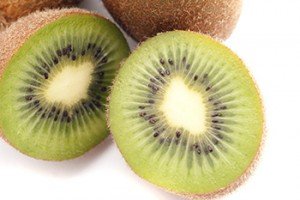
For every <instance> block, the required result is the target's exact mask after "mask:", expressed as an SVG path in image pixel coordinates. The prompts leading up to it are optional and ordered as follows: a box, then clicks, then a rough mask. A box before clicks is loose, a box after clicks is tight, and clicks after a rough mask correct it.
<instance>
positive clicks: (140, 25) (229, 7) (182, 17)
mask: <svg viewBox="0 0 300 200" xmlns="http://www.w3.org/2000/svg"><path fill="white" fill-rule="evenodd" d="M242 1H243V0H194V1H189V0H163V1H162V0H134V1H133V0H103V3H104V5H105V7H106V8H107V9H108V11H109V12H110V13H111V14H112V16H113V17H114V19H115V20H116V21H117V22H118V23H119V24H120V25H121V26H122V27H123V28H124V29H125V30H126V31H127V32H128V33H129V34H130V35H131V36H132V37H133V38H134V39H136V40H137V41H143V40H145V39H147V38H148V37H152V36H155V35H156V34H157V33H160V32H166V31H173V30H190V31H195V32H201V33H203V34H207V35H210V36H212V37H213V38H215V39H219V40H225V39H227V38H228V37H229V36H230V35H231V33H232V31H233V29H234V28H235V26H236V23H237V21H238V19H239V16H240V13H241V8H242V4H243V2H242Z"/></svg>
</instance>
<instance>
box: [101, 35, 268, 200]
mask: <svg viewBox="0 0 300 200" xmlns="http://www.w3.org/2000/svg"><path fill="white" fill-rule="evenodd" d="M187 31H188V32H194V31H189V30H187ZM159 34H161V33H158V34H157V35H159ZM206 37H207V39H212V40H215V39H214V38H212V37H211V36H209V35H206ZM142 44H143V42H141V43H139V45H138V46H137V47H136V49H135V51H136V50H138V49H139V48H140V46H141V45H142ZM224 47H225V48H226V49H227V50H228V51H230V52H231V53H232V54H233V55H236V53H234V52H233V51H232V50H231V49H229V48H228V47H226V46H224ZM236 57H238V56H237V55H236ZM238 58H239V57H238ZM124 62H125V61H123V62H122V63H121V64H120V68H122V66H123V65H124ZM239 62H240V63H241V65H242V66H245V65H244V62H243V61H242V60H241V59H240V58H239ZM247 71H248V74H249V76H251V78H252V80H253V82H254V83H255V86H256V89H257V91H258V94H259V97H260V103H261V106H262V110H263V114H264V113H265V107H264V103H263V100H262V96H261V92H260V89H259V87H258V85H257V84H256V81H255V79H254V77H253V76H252V74H251V73H250V71H249V70H248V69H247ZM117 78H118V73H117V75H116V77H115V79H114V80H113V84H112V86H111V88H110V89H111V90H110V91H112V90H113V88H114V85H115V82H116V80H117ZM110 99H111V93H110V94H109V96H108V97H107V107H106V122H107V123H106V124H107V128H108V130H109V131H110V134H111V135H112V138H113V136H114V134H113V133H112V130H111V128H110V126H111V125H110V124H111V123H110V117H109V116H110V114H109V113H110V111H109V102H110ZM266 132H267V131H266V120H265V115H264V116H263V131H262V133H261V134H262V139H261V142H260V146H259V149H258V151H257V153H256V155H255V157H254V159H253V161H252V162H251V163H250V165H249V166H248V167H247V169H246V170H245V171H244V173H243V175H241V176H240V177H239V178H238V179H237V180H235V181H234V182H232V183H231V184H229V185H228V186H227V187H224V188H221V189H219V190H217V191H215V192H211V193H206V194H188V193H178V192H176V191H172V190H169V189H166V188H163V187H161V186H158V185H155V184H153V183H151V182H149V181H147V180H146V179H144V178H143V177H141V176H139V175H138V174H136V173H134V174H135V175H137V176H138V177H140V178H141V179H143V180H145V181H147V182H148V183H150V184H152V185H154V186H155V187H157V188H160V189H162V190H165V191H168V192H170V193H173V194H176V195H178V196H181V197H184V198H187V199H191V200H213V199H219V198H220V197H223V196H226V195H229V194H231V193H232V192H234V191H235V190H236V189H238V188H239V187H240V186H241V185H243V184H244V183H245V182H246V181H247V180H248V179H249V177H250V176H251V175H252V173H253V172H254V170H255V168H256V166H257V164H258V162H259V160H260V159H261V156H262V155H261V154H262V151H263V148H264V145H265V139H266ZM114 141H115V140H114ZM115 144H116V146H117V147H118V149H119V151H120V153H121V154H122V151H121V149H120V147H119V146H118V144H117V143H116V142H115ZM123 159H124V160H125V162H126V164H127V165H128V166H129V168H130V169H131V167H130V165H129V164H128V161H127V160H126V158H125V157H124V156H123ZM131 170H132V169H131Z"/></svg>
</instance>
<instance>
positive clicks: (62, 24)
mask: <svg viewBox="0 0 300 200" xmlns="http://www.w3.org/2000/svg"><path fill="white" fill-rule="evenodd" d="M0 44H1V45H2V46H1V47H2V48H1V49H0V127H1V131H2V133H3V136H4V138H5V139H6V140H7V141H8V142H9V143H10V144H11V145H12V146H14V147H15V148H17V149H18V150H20V151H21V152H22V153H24V154H26V155H28V156H32V157H34V158H38V159H44V160H65V159H71V158H75V157H77V156H80V155H82V154H84V153H85V152H86V151H88V150H90V149H91V148H92V147H94V146H95V145H97V144H98V143H100V142H101V141H102V140H103V139H104V138H106V136H107V135H108V131H107V129H106V119H105V106H106V98H107V95H108V91H109V90H110V86H111V82H112V79H113V78H114V77H115V72H116V70H117V68H118V65H119V63H120V61H121V60H122V59H123V58H125V57H127V56H128V54H129V47H128V44H127V42H126V40H125V38H124V37H123V35H122V33H121V32H120V30H119V29H118V28H117V27H116V26H115V25H114V24H113V23H111V22H110V21H108V20H107V19H104V18H103V17H101V16H99V15H97V14H94V13H90V12H87V11H84V10H80V9H62V10H49V11H45V12H37V13H34V14H31V15H29V16H27V17H25V18H22V19H20V20H18V22H16V23H14V24H13V25H11V26H10V27H9V28H8V29H6V30H5V31H4V32H2V33H1V35H0Z"/></svg>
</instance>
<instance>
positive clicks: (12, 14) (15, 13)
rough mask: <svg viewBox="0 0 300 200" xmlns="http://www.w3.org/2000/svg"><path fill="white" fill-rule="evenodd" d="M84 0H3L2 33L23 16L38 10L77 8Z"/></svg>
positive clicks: (1, 5) (0, 7) (0, 23)
mask: <svg viewBox="0 0 300 200" xmlns="http://www.w3.org/2000/svg"><path fill="white" fill-rule="evenodd" d="M81 1H82V0H56V1H53V0H26V1H25V0H14V1H12V0H3V1H0V31H1V28H2V29H4V27H7V26H8V25H9V24H10V23H12V22H14V21H16V20H17V19H19V18H20V17H22V16H26V15H28V14H30V13H32V12H35V11H37V10H44V9H51V8H61V7H70V6H76V5H77V4H79V3H80V2H81Z"/></svg>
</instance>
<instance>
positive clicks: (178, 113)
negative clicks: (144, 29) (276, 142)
mask: <svg viewBox="0 0 300 200" xmlns="http://www.w3.org/2000/svg"><path fill="white" fill-rule="evenodd" d="M109 100H110V102H109V110H108V111H109V112H108V117H109V118H108V122H109V123H108V124H109V126H110V130H111V132H112V134H113V137H114V139H115V141H116V144H117V145H118V147H119V149H120V151H121V153H122V154H123V156H124V158H125V160H126V161H127V163H128V164H129V166H130V167H131V168H132V169H133V171H134V172H136V173H137V174H138V175H139V176H141V177H142V178H145V179H146V180H148V181H150V182H151V183H154V184H156V185H158V186H160V187H162V188H164V189H166V190H168V191H172V192H174V193H177V194H180V195H186V196H189V197H195V198H197V197H203V198H210V197H216V196H218V195H222V194H225V193H227V192H229V191H231V190H233V189H235V188H236V187H237V186H238V185H240V184H241V183H242V182H243V181H244V180H245V179H246V178H247V177H248V175H249V174H250V171H251V169H252V168H253V167H254V163H255V161H256V160H257V158H258V155H259V152H260V147H261V144H262V136H263V128H264V117H263V109H262V103H261V99H260V95H259V92H258V90H257V88H256V85H255V83H254V81H253V80H252V78H251V76H250V74H249V72H248V70H247V69H246V67H245V65H244V64H243V62H242V61H241V60H240V59H239V58H238V57H237V56H236V55H235V54H234V53H233V52H232V51H231V50H229V49H228V48H226V47H225V46H223V45H222V44H220V43H219V42H217V41H215V40H213V39H211V38H210V37H208V36H204V35H200V34H198V33H195V32H185V31H174V32H167V33H163V34H159V35H158V36H156V37H154V38H151V39H149V40H147V41H146V42H144V43H143V44H142V45H141V46H140V47H139V48H138V49H137V50H136V51H135V52H133V54H132V55H131V56H130V57H129V58H128V59H127V60H126V62H125V63H124V64H123V65H122V68H121V69H120V71H119V72H118V75H117V77H116V79H115V81H114V85H113V88H112V92H111V95H110V97H109Z"/></svg>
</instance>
